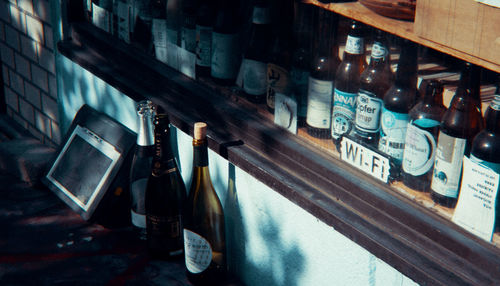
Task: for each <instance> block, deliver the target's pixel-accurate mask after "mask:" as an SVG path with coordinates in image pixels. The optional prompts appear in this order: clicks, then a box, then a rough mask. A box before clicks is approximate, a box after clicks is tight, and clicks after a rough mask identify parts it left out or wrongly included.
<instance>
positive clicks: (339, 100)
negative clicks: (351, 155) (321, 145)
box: [332, 89, 357, 139]
mask: <svg viewBox="0 0 500 286" xmlns="http://www.w3.org/2000/svg"><path fill="white" fill-rule="evenodd" d="M356 96H357V94H355V93H349V92H343V91H340V90H338V89H335V92H334V95H333V101H334V103H333V111H332V137H333V138H335V139H338V138H339V137H340V136H342V135H344V134H350V133H351V132H352V124H353V119H354V112H356Z"/></svg>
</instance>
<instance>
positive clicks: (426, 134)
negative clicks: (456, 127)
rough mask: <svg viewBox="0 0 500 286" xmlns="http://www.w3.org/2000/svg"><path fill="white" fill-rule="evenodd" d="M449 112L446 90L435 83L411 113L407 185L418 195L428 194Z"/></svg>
mask: <svg viewBox="0 0 500 286" xmlns="http://www.w3.org/2000/svg"><path fill="white" fill-rule="evenodd" d="M445 111H446V108H445V107H444V105H443V86H442V84H441V83H440V82H439V81H437V80H431V81H430V82H429V83H428V84H427V86H426V91H425V94H424V97H423V98H422V99H421V100H420V101H419V102H418V103H417V104H416V105H415V106H414V107H413V108H412V109H411V110H410V113H409V115H410V122H409V123H408V130H407V132H406V138H405V147H404V151H403V163H402V180H403V183H404V184H405V185H406V186H408V187H410V188H412V189H414V190H417V191H422V192H428V191H429V188H430V185H431V178H432V168H433V167H434V160H435V158H436V147H437V140H438V134H439V124H441V120H442V118H443V115H444V113H445Z"/></svg>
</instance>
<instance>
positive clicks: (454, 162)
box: [431, 132, 467, 198]
mask: <svg viewBox="0 0 500 286" xmlns="http://www.w3.org/2000/svg"><path fill="white" fill-rule="evenodd" d="M466 143H467V140H466V139H463V138H455V137H451V136H449V135H447V134H445V133H443V132H439V137H438V147H437V151H436V161H435V162H434V171H433V174H432V182H431V189H432V190H433V191H434V192H436V193H438V194H440V195H442V196H446V197H450V198H456V197H457V196H458V187H459V184H460V174H461V173H462V161H463V157H464V153H465V146H466Z"/></svg>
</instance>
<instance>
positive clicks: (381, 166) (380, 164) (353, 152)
mask: <svg viewBox="0 0 500 286" xmlns="http://www.w3.org/2000/svg"><path fill="white" fill-rule="evenodd" d="M340 158H341V159H342V160H343V161H344V162H347V163H349V164H350V165H352V166H354V167H356V168H358V169H360V170H361V171H363V172H365V173H367V174H370V175H371V176H373V177H375V178H377V179H379V180H380V181H382V182H384V183H387V182H388V179H389V171H390V163H389V159H388V158H387V157H385V156H383V155H381V154H379V153H377V152H375V151H372V150H371V149H369V148H368V147H365V146H363V145H361V144H359V143H356V142H354V141H353V140H352V139H350V138H348V137H346V136H344V137H343V138H342V142H341V152H340Z"/></svg>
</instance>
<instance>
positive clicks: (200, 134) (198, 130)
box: [194, 122, 207, 140]
mask: <svg viewBox="0 0 500 286" xmlns="http://www.w3.org/2000/svg"><path fill="white" fill-rule="evenodd" d="M206 136H207V124H206V123H205V122H196V123H195V124H194V139H196V140H202V139H205V137H206Z"/></svg>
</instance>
